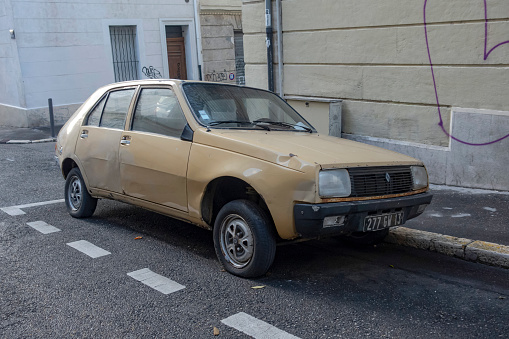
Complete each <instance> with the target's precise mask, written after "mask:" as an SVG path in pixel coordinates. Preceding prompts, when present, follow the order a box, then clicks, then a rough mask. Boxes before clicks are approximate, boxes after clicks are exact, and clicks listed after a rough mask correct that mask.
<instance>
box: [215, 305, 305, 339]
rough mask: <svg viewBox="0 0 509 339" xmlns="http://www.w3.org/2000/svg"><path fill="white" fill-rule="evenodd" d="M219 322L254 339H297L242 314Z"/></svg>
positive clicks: (297, 338)
mask: <svg viewBox="0 0 509 339" xmlns="http://www.w3.org/2000/svg"><path fill="white" fill-rule="evenodd" d="M221 322H222V323H223V324H225V325H228V326H230V327H233V328H234V329H236V330H239V331H241V332H244V333H245V334H247V335H250V336H252V337H254V338H256V339H299V337H296V336H294V335H292V334H290V333H287V332H285V331H283V330H280V329H279V328H277V327H274V326H272V325H271V324H268V323H266V322H265V321H262V320H259V319H256V318H255V317H253V316H250V315H249V314H246V313H244V312H240V313H237V314H235V315H232V316H231V317H228V318H226V319H223V320H221Z"/></svg>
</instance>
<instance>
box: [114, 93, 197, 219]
mask: <svg viewBox="0 0 509 339" xmlns="http://www.w3.org/2000/svg"><path fill="white" fill-rule="evenodd" d="M186 124H187V121H186V120H185V117H184V114H183V113H182V109H181V107H180V104H179V102H178V100H177V97H176V96H175V93H174V92H173V90H172V88H171V87H169V86H168V87H144V88H141V90H140V92H139V94H138V97H137V100H136V104H135V108H134V110H133V113H132V117H131V123H130V125H129V128H128V131H125V132H123V133H122V136H121V139H122V140H121V145H120V150H119V159H120V180H121V187H122V190H123V191H124V193H125V194H126V195H129V196H132V197H135V198H138V199H142V200H145V201H149V202H152V203H156V204H159V205H164V206H167V207H171V208H174V209H178V210H180V211H187V210H188V208H187V180H186V175H187V161H188V157H189V151H190V149H191V144H192V143H191V142H189V141H184V140H181V138H180V137H181V135H182V131H183V130H184V127H185V126H186Z"/></svg>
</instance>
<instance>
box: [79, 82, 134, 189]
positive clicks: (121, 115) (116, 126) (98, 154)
mask: <svg viewBox="0 0 509 339" xmlns="http://www.w3.org/2000/svg"><path fill="white" fill-rule="evenodd" d="M135 91H136V88H135V87H130V88H123V89H121V90H114V91H110V92H109V93H107V94H106V95H105V96H103V98H102V99H101V100H99V101H98V103H97V104H96V105H95V107H94V108H93V109H92V111H91V112H90V114H89V115H88V116H87V117H86V118H85V122H84V124H83V125H82V126H81V130H80V135H79V138H78V140H77V142H76V151H75V153H76V156H77V157H78V159H79V160H80V163H81V170H82V171H83V172H84V174H85V176H86V178H87V180H88V186H89V187H90V188H100V189H104V190H107V191H112V192H116V193H122V186H121V184H120V176H119V161H118V150H119V146H120V140H121V138H122V132H123V131H124V128H125V123H126V117H127V113H128V111H129V107H130V105H131V101H132V98H133V96H134V93H135Z"/></svg>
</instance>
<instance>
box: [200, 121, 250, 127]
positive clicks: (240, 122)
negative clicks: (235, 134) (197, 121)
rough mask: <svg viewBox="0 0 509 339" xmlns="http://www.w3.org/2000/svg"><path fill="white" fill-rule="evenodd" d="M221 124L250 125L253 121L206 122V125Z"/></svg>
mask: <svg viewBox="0 0 509 339" xmlns="http://www.w3.org/2000/svg"><path fill="white" fill-rule="evenodd" d="M221 124H249V125H252V124H253V123H252V122H251V121H249V120H218V121H212V122H211V123H209V124H208V126H217V125H221Z"/></svg>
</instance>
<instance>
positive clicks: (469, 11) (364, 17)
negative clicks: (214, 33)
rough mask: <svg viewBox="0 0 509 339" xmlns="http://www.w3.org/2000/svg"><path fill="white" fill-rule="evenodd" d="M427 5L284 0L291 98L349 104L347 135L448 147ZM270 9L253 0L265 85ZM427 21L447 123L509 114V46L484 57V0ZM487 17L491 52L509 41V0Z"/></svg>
mask: <svg viewBox="0 0 509 339" xmlns="http://www.w3.org/2000/svg"><path fill="white" fill-rule="evenodd" d="M423 4H424V1H422V0H410V1H409V0H387V1H370V0H343V1H337V0H314V1H307V0H284V1H282V12H283V20H282V22H283V32H284V35H283V53H284V83H283V84H284V94H285V95H288V96H305V97H320V98H340V99H343V100H344V101H343V119H344V121H343V132H344V133H351V134H358V135H367V136H373V137H381V138H389V139H397V140H405V141H411V142H416V143H423V144H430V145H439V146H446V145H448V143H449V140H448V137H447V136H446V135H445V134H444V133H443V132H442V131H441V129H440V128H439V127H438V126H437V124H438V122H439V119H438V114H437V109H436V99H435V92H434V85H433V79H432V76H431V70H430V65H429V59H428V51H427V45H426V39H425V34H424V32H425V31H424V26H423V24H424V23H423ZM264 6H265V4H264V1H246V0H244V6H243V22H244V32H245V34H246V36H245V42H246V51H245V54H246V56H245V59H246V64H247V65H246V72H247V74H246V79H247V83H248V84H251V85H255V86H263V87H266V79H267V76H266V49H265V26H264V20H263V19H264V17H263V14H264ZM426 14H427V21H428V35H429V36H428V38H429V47H430V52H431V56H432V61H433V63H434V64H435V76H436V81H437V86H438V95H439V100H440V104H441V105H442V113H443V115H444V117H443V118H444V125H445V126H449V120H450V112H451V108H452V107H467V108H478V109H493V110H509V86H508V84H509V68H508V67H507V64H508V63H509V45H507V46H501V47H499V48H498V49H497V50H495V51H493V52H492V54H491V55H490V56H489V58H488V59H487V60H484V4H483V1H479V0H451V1H432V0H430V1H429V3H428V5H427V13H426ZM488 16H489V19H490V20H492V21H493V22H490V23H489V25H488V33H489V34H488V48H490V47H492V46H495V45H496V44H497V43H499V42H502V41H504V40H509V35H508V34H507V33H508V32H509V22H508V20H509V2H508V1H506V0H492V1H488ZM274 25H275V21H274ZM274 27H275V26H274ZM276 62H277V61H276Z"/></svg>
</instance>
